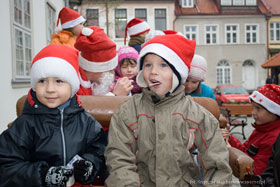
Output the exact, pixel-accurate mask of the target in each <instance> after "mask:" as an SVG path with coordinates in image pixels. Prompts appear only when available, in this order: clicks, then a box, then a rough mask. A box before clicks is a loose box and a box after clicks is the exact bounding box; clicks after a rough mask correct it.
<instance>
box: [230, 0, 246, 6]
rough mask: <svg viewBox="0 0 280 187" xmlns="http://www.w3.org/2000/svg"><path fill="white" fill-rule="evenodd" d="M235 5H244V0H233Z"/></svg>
mask: <svg viewBox="0 0 280 187" xmlns="http://www.w3.org/2000/svg"><path fill="white" fill-rule="evenodd" d="M233 5H234V6H242V5H244V0H233Z"/></svg>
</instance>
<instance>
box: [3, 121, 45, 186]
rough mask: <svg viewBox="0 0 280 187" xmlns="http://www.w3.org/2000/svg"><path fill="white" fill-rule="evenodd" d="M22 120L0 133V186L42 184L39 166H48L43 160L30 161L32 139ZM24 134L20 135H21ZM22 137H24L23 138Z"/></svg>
mask: <svg viewBox="0 0 280 187" xmlns="http://www.w3.org/2000/svg"><path fill="white" fill-rule="evenodd" d="M16 123H25V122H24V121H23V120H16V121H15V122H14V124H13V125H12V126H11V127H10V128H9V129H7V130H5V131H4V132H3V133H2V134H1V135H0V187H2V186H3V187H4V186H5V187H6V186H17V187H21V186H22V187H24V186H30V187H32V186H34V187H35V186H37V187H40V186H42V182H41V181H42V179H41V168H43V167H48V164H47V163H46V162H44V161H40V162H30V158H31V155H30V151H29V150H30V149H32V139H31V138H28V137H27V135H28V134H29V133H30V132H28V129H27V128H22V127H20V128H17V126H24V124H16ZM23 134H24V135H25V136H22V135H23ZM23 137H26V138H25V139H23Z"/></svg>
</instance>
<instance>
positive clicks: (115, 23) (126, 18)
mask: <svg viewBox="0 0 280 187" xmlns="http://www.w3.org/2000/svg"><path fill="white" fill-rule="evenodd" d="M117 10H125V14H126V17H123V18H118V19H125V20H126V21H125V25H124V30H123V33H124V34H123V36H120V37H118V36H117V18H116V11H117ZM127 20H128V9H127V8H115V9H114V27H115V29H114V31H115V34H114V37H115V39H122V38H124V37H125V26H126V24H127V22H128V21H127Z"/></svg>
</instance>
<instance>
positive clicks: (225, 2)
mask: <svg viewBox="0 0 280 187" xmlns="http://www.w3.org/2000/svg"><path fill="white" fill-rule="evenodd" d="M221 5H231V0H221Z"/></svg>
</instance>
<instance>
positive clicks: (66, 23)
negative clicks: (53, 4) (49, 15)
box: [56, 7, 86, 29]
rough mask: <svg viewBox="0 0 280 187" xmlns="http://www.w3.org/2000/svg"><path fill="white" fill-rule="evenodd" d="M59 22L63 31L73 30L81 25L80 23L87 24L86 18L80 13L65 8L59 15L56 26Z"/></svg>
mask: <svg viewBox="0 0 280 187" xmlns="http://www.w3.org/2000/svg"><path fill="white" fill-rule="evenodd" d="M59 20H60V23H61V28H62V29H69V28H73V27H75V26H76V25H79V24H80V23H83V22H85V21H86V20H85V18H84V17H83V16H81V15H80V14H79V13H78V12H76V11H75V10H73V9H71V8H67V7H64V8H62V9H61V10H60V12H59V14H58V19H57V23H56V26H58V24H59Z"/></svg>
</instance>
